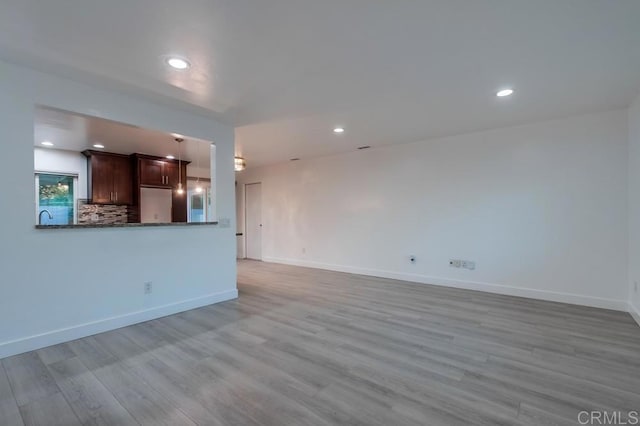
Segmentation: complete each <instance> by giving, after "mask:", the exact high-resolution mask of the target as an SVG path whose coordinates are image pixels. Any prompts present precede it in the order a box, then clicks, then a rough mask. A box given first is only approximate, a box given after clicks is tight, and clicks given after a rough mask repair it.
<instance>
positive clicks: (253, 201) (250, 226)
mask: <svg viewBox="0 0 640 426" xmlns="http://www.w3.org/2000/svg"><path fill="white" fill-rule="evenodd" d="M244 188H245V204H244V205H245V224H246V225H245V235H246V237H245V238H246V244H247V259H254V260H262V184H260V183H252V184H248V185H245V187H244Z"/></svg>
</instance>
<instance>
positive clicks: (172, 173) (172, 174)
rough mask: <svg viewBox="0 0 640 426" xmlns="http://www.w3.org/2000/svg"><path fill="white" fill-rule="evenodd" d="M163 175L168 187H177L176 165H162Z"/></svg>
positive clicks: (169, 163)
mask: <svg viewBox="0 0 640 426" xmlns="http://www.w3.org/2000/svg"><path fill="white" fill-rule="evenodd" d="M164 175H165V176H166V177H167V182H168V186H170V187H171V188H173V189H175V188H177V187H178V182H179V179H178V164H176V163H173V162H170V161H167V162H166V163H165V164H164ZM183 185H184V182H183Z"/></svg>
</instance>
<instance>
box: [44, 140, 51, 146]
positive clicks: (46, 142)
mask: <svg viewBox="0 0 640 426" xmlns="http://www.w3.org/2000/svg"><path fill="white" fill-rule="evenodd" d="M42 145H44V146H53V142H49V141H42Z"/></svg>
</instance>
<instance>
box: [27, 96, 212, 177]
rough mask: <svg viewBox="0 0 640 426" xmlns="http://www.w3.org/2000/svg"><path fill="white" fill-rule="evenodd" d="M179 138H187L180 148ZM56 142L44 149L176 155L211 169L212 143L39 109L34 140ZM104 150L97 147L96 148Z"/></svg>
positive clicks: (36, 143) (48, 109) (195, 164)
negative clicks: (101, 146)
mask: <svg viewBox="0 0 640 426" xmlns="http://www.w3.org/2000/svg"><path fill="white" fill-rule="evenodd" d="M176 137H180V138H182V139H183V142H181V145H180V148H179V149H178V143H177V142H176V141H175V139H176ZM43 141H48V142H51V143H53V147H49V148H44V149H63V150H66V151H76V152H82V151H84V150H87V149H92V150H96V151H104V152H113V153H116V154H127V155H128V154H133V153H140V154H148V155H155V156H158V157H166V156H167V155H173V156H174V157H175V158H176V159H177V158H179V157H180V158H182V159H183V160H185V161H191V162H192V163H193V165H194V166H199V167H201V168H205V169H208V168H209V161H210V154H211V148H210V147H211V142H208V141H204V140H201V139H196V138H192V137H189V136H183V135H174V134H171V133H165V132H159V131H156V130H152V129H143V128H141V127H136V126H131V125H128V124H123V123H117V122H115V121H111V120H105V119H103V118H96V117H88V116H84V115H79V114H74V113H70V112H66V111H61V110H57V109H52V108H42V107H38V108H36V113H35V123H34V141H33V144H34V146H36V147H42V142H43ZM95 144H99V145H103V146H104V148H102V149H100V148H95V147H94V145H95Z"/></svg>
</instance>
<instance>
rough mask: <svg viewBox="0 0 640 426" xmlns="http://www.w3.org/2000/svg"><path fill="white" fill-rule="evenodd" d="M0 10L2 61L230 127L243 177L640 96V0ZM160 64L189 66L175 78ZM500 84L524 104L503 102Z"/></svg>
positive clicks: (412, 0) (347, 1) (50, 5)
mask: <svg viewBox="0 0 640 426" xmlns="http://www.w3.org/2000/svg"><path fill="white" fill-rule="evenodd" d="M0 10H1V13H0V57H4V58H5V59H8V60H12V61H15V62H18V63H24V64H27V65H30V66H34V67H36V68H40V69H43V70H45V71H49V72H57V73H63V74H65V75H69V76H71V77H74V78H80V79H83V80H85V81H90V82H95V83H97V84H109V85H110V86H111V87H118V88H120V89H123V90H128V91H130V92H135V93H138V94H140V95H145V96H149V97H152V98H153V99H155V100H156V101H158V102H163V103H168V104H173V105H175V106H177V107H181V108H188V109H192V110H193V111H195V112H198V113H203V114H209V115H212V116H214V117H216V118H219V119H222V120H225V121H227V122H229V123H233V124H234V125H236V126H237V131H236V140H237V147H236V150H237V152H238V153H239V154H241V155H243V156H245V157H246V158H247V161H248V163H249V166H250V167H251V166H256V165H260V164H268V163H272V162H278V161H286V160H287V159H289V158H291V157H301V158H307V157H311V156H319V155H328V154H332V153H338V152H342V151H350V150H354V149H355V148H356V147H357V146H360V145H373V146H376V145H383V144H392V143H403V142H412V141H417V140H423V139H426V138H430V137H437V136H444V135H451V134H458V133H463V132H468V131H474V130H481V129H486V128H493V127H500V126H510V125H516V124H522V123H527V122H533V121H539V120H544V119H549V118H555V117H562V116H567V115H573V114H580V113H587V112H592V111H599V110H606V109H614V108H622V107H625V106H627V105H628V104H629V103H630V101H631V99H632V98H633V97H634V96H636V95H637V93H638V88H639V86H640V29H639V28H640V26H639V24H638V22H640V1H638V0H611V1H605V0H532V1H514V0H395V1H385V0H322V1H318V0H269V1H256V0H253V1H248V0H208V1H205V0H182V1H175V0H136V1H131V0H110V1H86V0H64V1H63V0H48V1H42V0H0ZM166 54H179V55H182V56H185V57H187V58H188V59H189V60H190V61H191V62H192V64H193V66H192V68H191V69H190V70H189V71H187V72H179V71H173V70H169V69H167V67H166V66H165V65H164V63H163V60H162V55H166ZM506 86H513V87H514V88H515V89H516V93H515V95H514V96H512V97H511V98H508V99H497V98H496V97H495V96H494V94H495V92H496V90H498V89H500V88H502V87H506ZM336 125H341V126H344V127H345V128H346V132H345V134H343V135H340V136H335V135H334V134H333V133H332V131H331V129H332V128H333V127H335V126H336Z"/></svg>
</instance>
